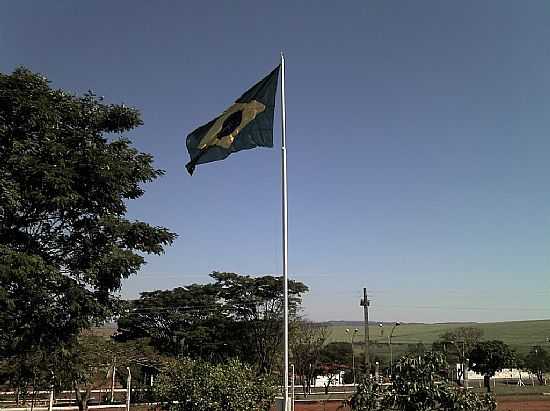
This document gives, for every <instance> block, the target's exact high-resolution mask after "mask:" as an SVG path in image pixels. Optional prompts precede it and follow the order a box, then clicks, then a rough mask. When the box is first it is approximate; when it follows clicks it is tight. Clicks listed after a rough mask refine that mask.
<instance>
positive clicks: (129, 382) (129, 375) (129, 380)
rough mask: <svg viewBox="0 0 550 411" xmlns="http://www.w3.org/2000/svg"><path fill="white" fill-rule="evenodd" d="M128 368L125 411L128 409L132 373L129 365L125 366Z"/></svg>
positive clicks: (128, 410)
mask: <svg viewBox="0 0 550 411" xmlns="http://www.w3.org/2000/svg"><path fill="white" fill-rule="evenodd" d="M126 369H127V370H128V381H127V382H126V411H130V389H131V387H132V373H131V372H130V367H126Z"/></svg>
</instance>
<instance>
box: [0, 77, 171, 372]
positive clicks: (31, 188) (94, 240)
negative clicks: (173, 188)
mask: <svg viewBox="0 0 550 411" xmlns="http://www.w3.org/2000/svg"><path fill="white" fill-rule="evenodd" d="M141 124H142V121H141V119H140V115H139V112H138V111H137V110H136V109H133V108H129V107H126V106H124V105H117V104H106V103H104V102H103V99H102V98H98V97H97V96H96V95H95V94H93V93H92V92H88V93H87V94H85V95H84V96H82V97H78V96H74V95H71V94H69V93H66V92H64V91H63V90H56V89H52V88H51V87H50V84H49V82H48V80H47V79H46V78H44V77H43V76H41V75H38V74H34V73H32V72H30V71H29V70H26V69H24V68H18V69H16V70H15V71H14V72H13V73H12V74H9V75H5V74H0V290H1V291H0V355H1V356H2V357H3V358H13V357H14V356H17V355H24V354H25V353H28V352H40V353H44V355H43V361H42V363H43V364H46V365H47V359H48V358H49V354H48V353H49V352H51V351H52V350H56V349H59V348H60V347H65V348H64V349H69V348H70V346H71V345H72V344H74V343H75V341H76V336H77V335H78V334H79V332H80V330H81V329H83V328H87V327H89V326H90V325H92V324H94V323H99V322H102V321H104V320H105V319H107V318H109V317H111V316H113V315H114V314H115V313H116V312H117V311H118V308H119V299H118V298H117V296H116V294H115V292H116V291H117V290H119V289H120V286H121V281H122V279H123V278H127V277H129V276H130V275H132V274H135V273H136V272H137V271H138V270H139V269H140V267H141V266H142V265H143V264H144V262H145V260H144V257H143V254H148V253H153V254H160V253H162V252H163V249H164V247H165V246H167V245H169V244H170V243H171V242H172V241H173V240H174V238H175V234H173V233H171V232H170V231H168V230H167V229H165V228H162V227H155V226H152V225H149V224H147V223H145V222H141V221H131V220H129V219H127V218H126V217H125V214H126V203H127V202H128V201H129V200H133V199H137V198H139V197H141V196H142V195H143V193H144V190H143V187H142V185H143V184H144V183H147V182H150V181H153V180H155V179H156V178H157V177H159V176H161V175H162V174H163V172H162V170H158V169H156V168H154V167H153V158H152V156H151V155H149V154H145V153H141V152H139V151H138V150H136V149H135V148H133V147H132V145H131V142H130V141H129V140H128V139H126V138H124V137H122V136H121V135H122V134H123V133H124V132H127V131H130V130H132V129H134V128H136V127H138V126H139V125H141ZM109 135H114V137H110V138H108V136H109ZM119 135H120V136H119Z"/></svg>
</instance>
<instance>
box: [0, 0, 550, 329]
mask: <svg viewBox="0 0 550 411" xmlns="http://www.w3.org/2000/svg"><path fill="white" fill-rule="evenodd" d="M549 22H550V2H548V1H545V0H538V1H537V0H532V1H520V0H516V1H505V0H491V1H477V0H471V1H465V0H463V1H456V2H442V1H439V0H437V1H436V0H433V1H421V2H412V1H382V0H378V1H349V2H335V1H330V2H329V1H322V2H321V1H298V2H295V1H277V2H266V1H264V2H258V1H255V2H254V1H218V2H212V1H204V0H203V1H171V2H169V1H155V2H153V1H137V0H132V1H93V2H92V1H88V2H80V1H67V0H64V1H60V0H56V1H53V0H52V1H22V0H18V1H15V0H13V1H4V2H2V3H1V4H0V70H1V71H2V72H10V71H12V70H13V69H14V68H15V67H16V66H17V65H25V66H27V67H29V68H30V69H32V70H34V71H38V72H41V73H43V74H45V75H46V76H47V77H48V78H49V79H50V80H51V81H52V82H53V85H54V86H55V87H59V88H64V89H68V90H71V91H73V92H75V93H82V92H85V91H86V90H88V89H93V90H95V91H96V92H97V94H99V95H104V96H105V97H106V99H107V100H108V101H112V102H123V103H125V104H128V105H132V106H135V107H138V108H139V109H140V110H141V112H142V113H143V119H144V121H145V125H144V126H143V127H141V128H140V129H139V130H137V131H135V132H134V133H132V135H131V136H130V137H131V138H132V139H133V141H134V142H135V145H136V146H137V147H138V148H139V149H141V150H143V151H147V152H150V153H152V154H153V155H154V156H155V159H156V165H157V166H158V167H159V168H163V169H165V170H166V171H167V174H166V176H165V177H163V178H162V179H160V180H158V181H157V182H155V183H153V184H150V185H149V186H148V187H147V194H146V195H145V197H144V198H143V199H141V200H138V201H136V202H133V203H131V204H130V205H129V214H130V216H131V217H132V218H139V219H143V220H145V221H148V222H152V223H154V224H157V225H163V226H167V227H169V228H170V229H172V230H174V231H176V232H177V233H178V234H179V235H180V237H179V239H178V240H177V241H176V243H175V244H174V245H173V247H171V248H170V249H169V250H168V251H167V253H166V254H165V255H164V256H161V257H154V258H153V257H152V258H149V259H148V261H149V263H148V265H147V266H146V267H145V268H144V269H143V270H142V272H141V273H140V274H139V275H138V276H135V277H134V278H132V279H131V280H129V281H127V282H126V283H125V285H124V288H123V291H122V293H123V295H124V296H130V297H135V296H136V295H137V294H138V293H139V292H140V291H143V290H151V289H158V288H163V289H167V288H172V287H175V286H179V285H182V284H189V283H192V282H204V281H207V280H208V277H207V275H208V273H210V272H211V271H213V270H224V271H234V272H239V273H243V274H251V275H257V274H272V273H275V274H276V273H279V272H280V270H281V264H280V261H281V244H280V243H281V233H280V188H279V187H280V186H279V179H280V177H279V168H280V163H279V158H280V157H279V156H280V152H279V150H278V149H277V148H275V149H271V150H270V149H256V150H251V151H243V152H240V153H237V154H234V155H232V156H230V157H229V158H228V159H227V160H225V161H222V162H217V163H212V164H207V165H201V166H199V167H198V168H197V172H196V174H195V175H194V176H193V177H189V176H188V175H187V173H186V171H185V168H184V165H185V163H186V162H187V161H188V156H187V152H186V149H185V136H186V135H187V134H188V133H189V132H190V131H192V130H193V129H194V128H196V127H197V126H199V125H201V124H203V123H205V122H207V121H209V120H211V119H212V118H213V117H214V116H215V115H217V114H219V113H220V112H221V111H223V110H224V109H225V108H227V106H228V105H229V104H230V103H231V102H232V101H233V100H234V99H236V98H237V97H238V96H239V95H240V94H241V93H242V92H243V91H244V90H245V89H246V88H247V87H248V86H250V85H251V84H253V83H254V82H256V81H257V80H259V79H260V78H261V77H262V76H264V75H265V74H267V73H268V72H269V71H270V70H271V69H272V68H273V67H274V66H275V65H276V64H277V63H278V54H279V51H280V50H284V52H285V55H286V58H287V90H286V91H287V110H288V113H287V116H288V123H287V124H288V127H287V128H288V130H287V133H288V161H289V165H288V169H289V190H290V192H289V201H290V203H289V213H290V217H289V218H290V240H289V247H290V252H289V269H290V273H291V275H292V276H293V277H294V278H297V279H299V280H302V281H304V282H305V283H306V284H307V285H309V286H310V288H311V292H310V293H309V295H308V296H307V297H306V300H305V309H306V314H307V315H308V316H309V317H310V318H312V319H315V320H325V319H327V320H328V319H360V318H361V315H362V311H361V308H360V307H359V297H360V295H361V292H362V287H363V286H367V287H368V288H369V289H370V290H371V291H372V299H373V303H372V311H371V317H372V318H373V319H374V320H385V321H393V320H401V321H461V320H478V321H492V320H512V319H527V318H549V317H550V189H549V177H550V161H549V157H550V138H549V137H550V136H549V130H550V41H549V39H550V24H549ZM276 115H278V113H276ZM277 118H278V117H277ZM275 142H276V147H277V145H279V144H280V138H279V126H278V122H277V127H276V130H275Z"/></svg>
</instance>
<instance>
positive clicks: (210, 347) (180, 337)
mask: <svg viewBox="0 0 550 411" xmlns="http://www.w3.org/2000/svg"><path fill="white" fill-rule="evenodd" d="M211 277H212V278H213V280H214V282H213V283H210V284H203V285H199V284H193V285H190V286H188V287H180V288H175V289H173V290H169V291H153V292H148V293H142V295H141V297H140V299H139V300H136V301H134V302H132V304H131V309H130V311H129V312H128V313H127V314H125V315H123V316H122V317H121V318H120V319H119V322H118V326H119V334H118V336H117V339H119V340H128V339H133V338H140V337H148V338H150V339H151V343H152V344H153V345H155V346H156V347H157V348H158V349H160V350H162V351H163V352H165V353H169V354H172V355H187V356H191V357H195V358H202V359H207V360H210V361H219V360H223V359H226V358H229V357H239V358H240V359H241V360H242V361H245V362H249V363H254V364H255V365H256V366H257V369H258V371H259V372H260V373H270V372H271V371H272V370H273V366H274V364H275V362H276V359H277V353H278V351H280V348H281V338H282V327H283V322H282V317H283V280H282V278H280V277H272V276H263V277H250V276H242V275H238V274H234V273H219V272H214V273H212V274H211ZM306 291H307V287H306V286H305V285H304V284H302V283H299V282H295V281H290V282H289V307H290V314H291V318H292V317H295V316H296V313H297V311H298V310H299V307H300V303H301V295H302V294H303V293H305V292H306Z"/></svg>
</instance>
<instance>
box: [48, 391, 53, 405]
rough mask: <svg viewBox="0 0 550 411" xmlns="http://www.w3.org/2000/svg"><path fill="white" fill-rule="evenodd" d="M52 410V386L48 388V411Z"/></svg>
mask: <svg viewBox="0 0 550 411" xmlns="http://www.w3.org/2000/svg"><path fill="white" fill-rule="evenodd" d="M52 408H53V385H52V387H51V388H50V401H49V402H48V411H52Z"/></svg>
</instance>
